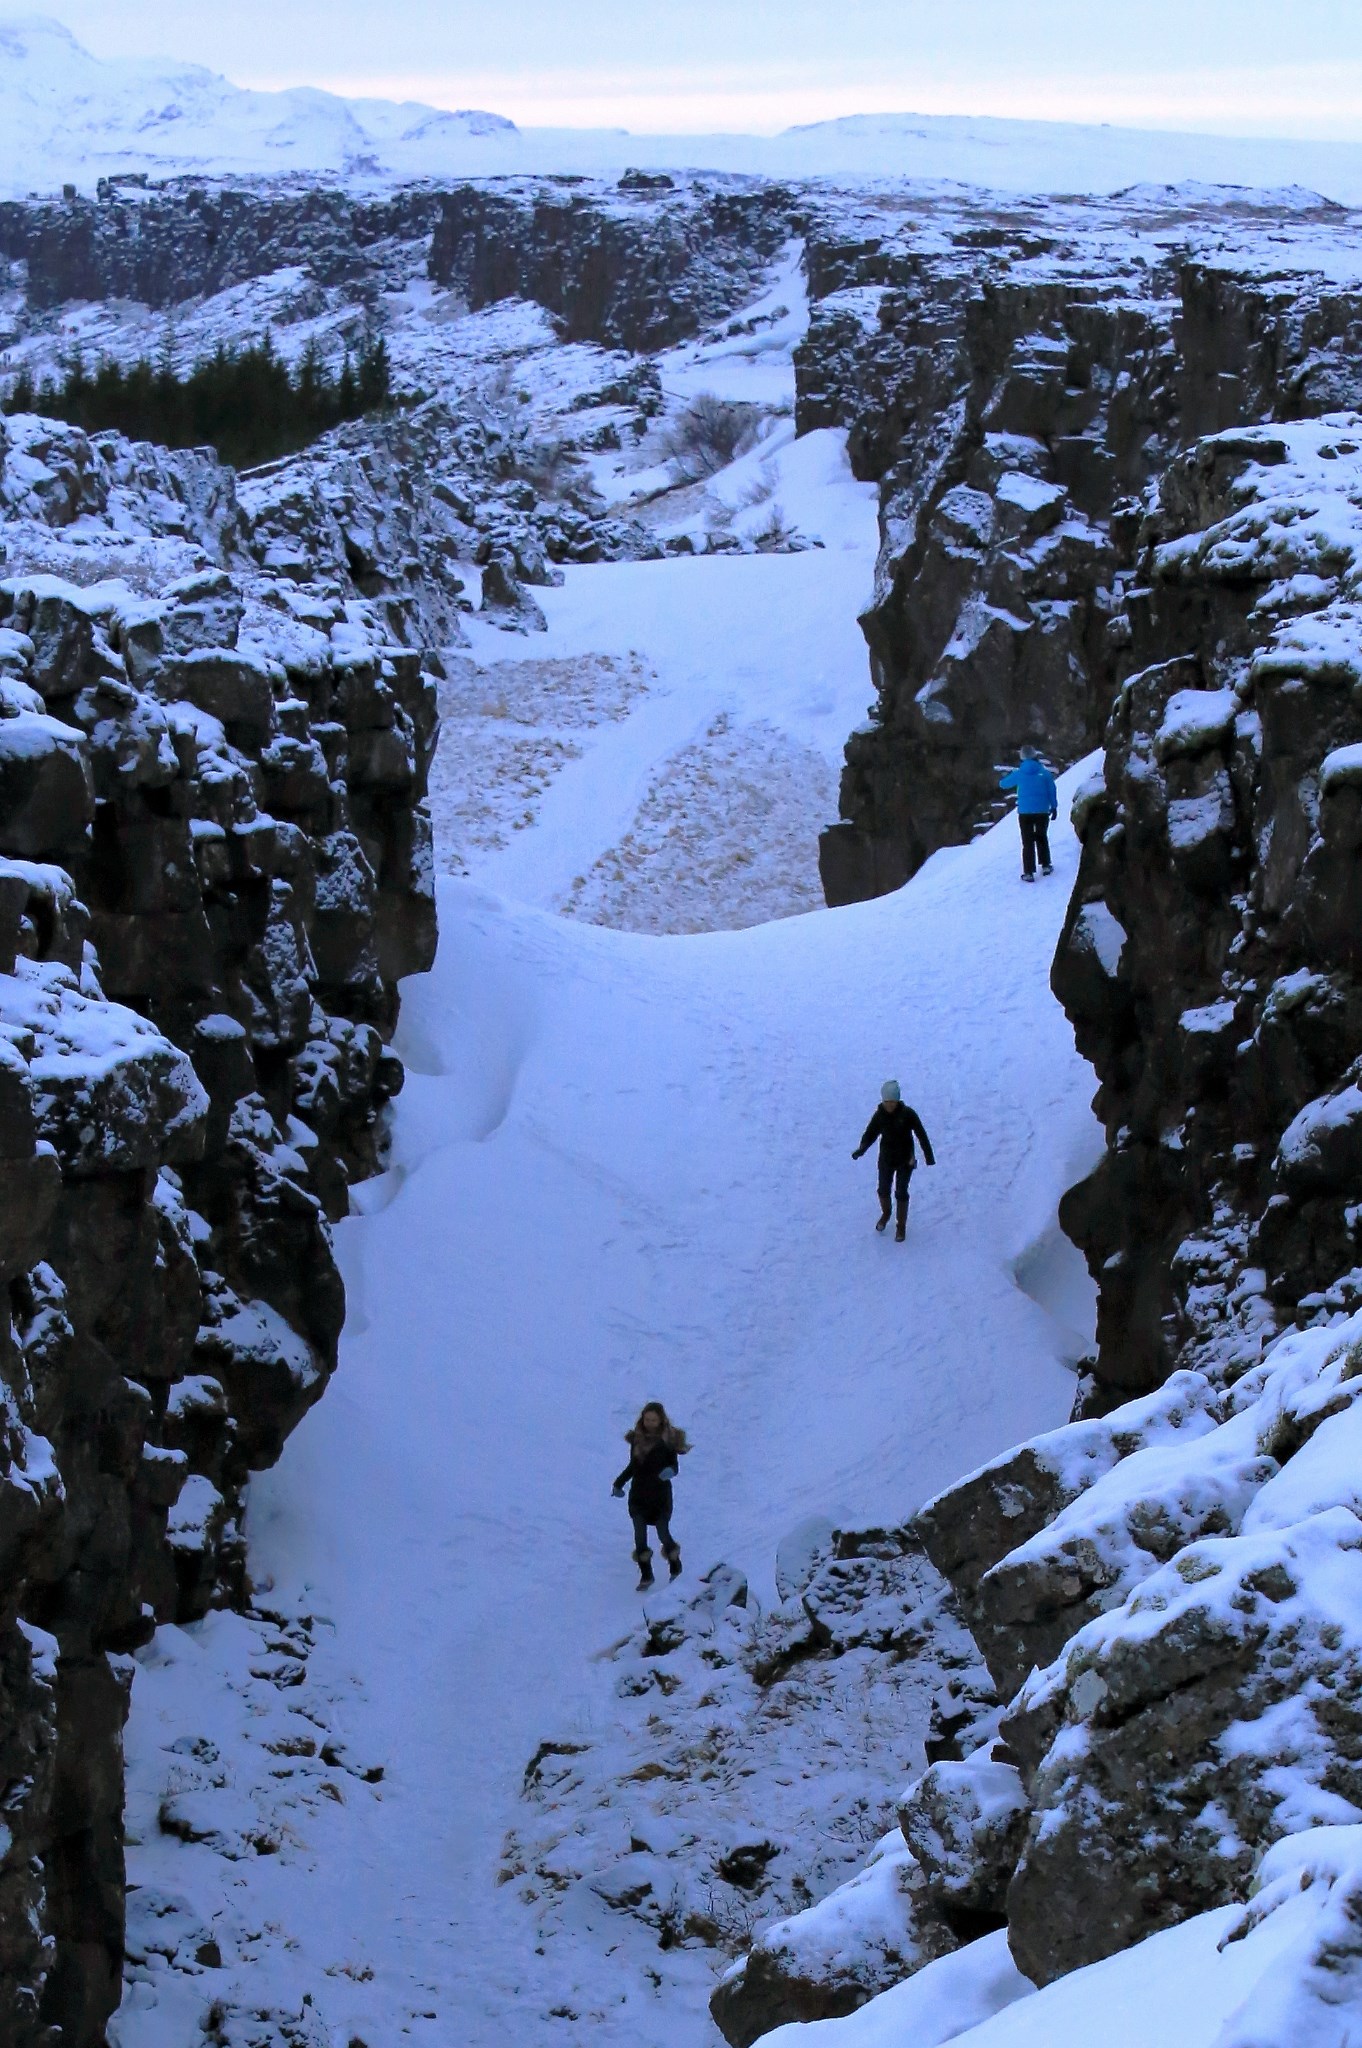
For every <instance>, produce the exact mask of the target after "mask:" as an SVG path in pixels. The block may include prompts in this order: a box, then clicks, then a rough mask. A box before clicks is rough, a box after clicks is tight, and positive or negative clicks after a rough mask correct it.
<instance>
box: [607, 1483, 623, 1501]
mask: <svg viewBox="0 0 1362 2048" xmlns="http://www.w3.org/2000/svg"><path fill="white" fill-rule="evenodd" d="M610 1498H611V1499H612V1500H623V1499H624V1488H623V1487H622V1486H612V1487H611V1489H610Z"/></svg>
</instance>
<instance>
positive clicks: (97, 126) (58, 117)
mask: <svg viewBox="0 0 1362 2048" xmlns="http://www.w3.org/2000/svg"><path fill="white" fill-rule="evenodd" d="M515 133H516V130H515V125H514V123H513V122H511V121H507V120H504V119H503V118H502V117H501V116H500V115H498V114H487V113H479V112H468V113H448V112H445V111H442V110H441V109H439V108H436V107H426V106H418V105H415V104H411V103H407V104H397V103H394V102H392V101H388V100H346V99H341V98H339V97H337V95H336V94H334V93H328V92H318V91H315V90H313V89H312V88H310V87H298V88H295V89H293V90H292V91H288V92H250V91H247V90H244V89H243V88H242V87H241V86H236V85H232V84H231V83H230V82H229V81H228V80H227V79H225V78H222V77H219V76H218V74H217V73H216V72H213V71H208V70H206V69H205V68H204V67H203V66H202V65H198V64H180V63H177V62H175V61H174V60H173V59H171V58H164V59H138V58H127V57H124V58H114V59H103V58H99V57H93V56H91V54H90V52H89V51H88V50H86V49H85V48H84V47H83V46H82V45H81V44H80V43H78V42H77V41H76V39H75V37H74V36H73V35H71V34H70V32H69V31H68V30H67V29H65V28H63V27H62V25H61V23H60V22H57V21H53V20H51V19H50V18H48V17H47V16H44V15H25V16H21V17H15V16H9V17H5V16H0V189H4V190H6V191H9V192H28V191H48V190H51V189H52V188H53V187H54V186H56V185H59V184H61V183H63V182H65V181H68V180H69V181H71V182H74V183H76V184H87V183H90V182H92V181H93V180H94V179H95V178H96V177H98V176H100V175H105V174H108V173H110V172H119V171H136V170H149V171H152V172H156V173H160V174H163V175H173V174H175V173H176V172H193V171H203V172H210V171H213V172H223V171H227V172H248V171H256V172H259V171H339V172H345V171H355V172H359V173H363V172H378V173H381V172H384V171H390V172H399V173H400V172H415V171H419V170H425V169H429V168H432V167H433V166H432V163H431V162H430V161H429V160H430V159H432V158H434V157H435V156H437V155H441V154H444V153H453V154H454V155H457V152H458V151H459V149H460V148H461V147H463V146H466V145H468V144H470V143H473V144H481V145H483V146H486V145H487V144H489V143H490V144H491V145H492V148H493V150H495V148H496V146H497V145H498V143H502V144H504V141H505V139H507V138H511V139H513V138H514V136H515Z"/></svg>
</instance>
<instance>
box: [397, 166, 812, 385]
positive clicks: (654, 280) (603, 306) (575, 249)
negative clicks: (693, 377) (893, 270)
mask: <svg viewBox="0 0 1362 2048" xmlns="http://www.w3.org/2000/svg"><path fill="white" fill-rule="evenodd" d="M794 215H795V202H794V198H793V195H792V194H790V193H789V192H787V191H785V190H784V189H783V188H782V187H780V186H773V185H767V184H764V183H761V182H759V181H757V180H751V179H736V178H735V179H725V180H704V181H701V180H698V179H697V180H693V181H692V180H687V181H686V182H685V183H684V185H683V186H682V187H680V188H679V189H677V188H673V187H672V186H671V184H670V181H668V186H667V187H666V188H663V189H662V190H660V191H659V190H657V189H655V188H651V187H640V185H639V184H638V182H637V181H633V182H630V181H629V180H628V179H627V178H626V179H625V180H623V181H622V182H621V185H620V187H619V188H618V189H617V190H615V191H613V192H609V191H605V190H603V189H602V188H601V187H600V186H599V185H597V184H595V183H594V182H593V183H590V184H588V182H587V181H586V180H585V179H581V178H545V179H538V180H529V179H499V180H496V181H482V182H478V183H469V184H465V185H459V186H456V187H455V188H453V189H452V190H450V191H448V192H445V193H443V194H442V195H441V197H440V212H439V217H438V219H437V221H436V225H435V231H434V235H433V238H432V242H431V254H430V274H431V276H432V277H433V278H434V279H435V280H436V282H437V283H439V284H442V285H452V286H454V287H455V288H456V289H457V290H458V291H459V292H460V293H461V294H462V295H463V296H464V297H465V298H466V299H467V301H468V304H469V306H470V307H471V308H473V309H474V310H477V309H478V308H479V307H482V306H486V305H490V304H492V303H493V302H494V301H496V300H498V299H511V298H520V299H532V300H534V301H535V303H536V304H537V305H540V306H543V307H545V308H546V309H547V310H548V311H549V312H550V313H552V314H553V315H554V316H555V317H556V319H557V321H558V323H559V325H560V328H561V331H562V334H563V337H564V339H565V340H567V341H594V342H599V343H600V344H601V345H602V346H603V347H606V348H620V349H628V350H629V351H631V352H632V353H636V354H644V353H647V352H649V351H651V350H654V349H660V348H668V347H670V346H671V345H672V344H673V343H674V342H678V341H684V340H686V339H687V338H688V337H689V336H691V335H692V334H696V333H698V332H699V330H700V329H701V328H702V327H704V326H705V325H706V324H707V323H709V322H710V321H712V320H715V319H717V318H719V317H720V316H721V315H723V314H726V313H730V312H732V310H733V308H734V307H735V306H737V305H740V304H741V303H742V301H743V300H744V299H745V298H750V297H751V295H752V291H753V288H754V285H755V282H756V280H757V278H758V277H759V276H760V274H761V271H762V269H763V268H764V266H765V265H766V264H767V263H769V262H770V260H771V258H772V257H773V256H774V255H775V253H776V251H777V250H778V249H779V248H780V247H781V245H782V243H784V242H785V241H787V240H788V239H789V237H790V234H791V232H792V230H793V225H794Z"/></svg>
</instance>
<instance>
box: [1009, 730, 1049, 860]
mask: <svg viewBox="0 0 1362 2048" xmlns="http://www.w3.org/2000/svg"><path fill="white" fill-rule="evenodd" d="M998 786H999V788H1000V789H1015V790H1016V792H1017V823H1018V824H1019V825H1020V827H1021V843H1022V877H1021V878H1022V880H1023V881H1024V882H1034V881H1035V879H1036V856H1037V854H1039V855H1040V871H1041V873H1042V874H1043V875H1048V874H1050V873H1051V872H1052V870H1051V867H1050V820H1051V818H1057V817H1058V816H1059V791H1058V789H1057V788H1056V787H1055V778H1054V776H1053V775H1052V774H1051V773H1050V771H1049V769H1048V768H1047V767H1046V765H1045V763H1044V762H1043V761H1042V760H1041V759H1040V757H1039V756H1038V754H1037V753H1036V750H1035V748H1034V747H1023V748H1022V750H1021V766H1020V767H1019V768H1013V769H1012V770H1011V772H1010V773H1009V774H1007V775H1004V777H1003V779H1002V781H1001V782H1000V784H999V785H998Z"/></svg>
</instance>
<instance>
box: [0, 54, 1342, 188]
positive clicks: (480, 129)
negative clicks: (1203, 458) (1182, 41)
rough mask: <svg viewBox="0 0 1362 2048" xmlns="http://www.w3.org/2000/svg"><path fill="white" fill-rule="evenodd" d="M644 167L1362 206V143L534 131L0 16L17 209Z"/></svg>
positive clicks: (868, 126)
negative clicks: (61, 200) (169, 181)
mask: <svg viewBox="0 0 1362 2048" xmlns="http://www.w3.org/2000/svg"><path fill="white" fill-rule="evenodd" d="M629 166H638V167H639V168H640V169H645V170H705V171H727V172H741V173H747V174H755V175H762V176H767V177H774V178H817V177H833V178H843V179H854V180H857V181H858V182H864V181H866V180H868V179H879V178H895V179H900V178H910V179H913V180H915V181H918V182H927V181H930V182H950V183H957V184H965V185H977V186H985V187H988V188H991V189H993V190H995V191H1014V192H1019V191H1020V192H1042V193H1063V192H1067V193H1075V194H1082V193H1109V192H1114V191H1119V190H1121V189H1123V188H1125V187H1128V186H1131V185H1139V184H1148V185H1154V186H1161V185H1168V184H1185V183H1187V182H1189V181H1191V182H1194V183H1197V184H1201V185H1206V186H1225V185H1244V186H1254V187H1257V188H1260V189H1261V188H1262V187H1269V188H1272V189H1274V190H1279V191H1281V192H1283V193H1285V192H1288V191H1289V190H1290V189H1291V188H1296V189H1297V191H1300V190H1301V189H1304V190H1305V191H1306V192H1307V193H1311V194H1313V193H1324V194H1325V195H1327V196H1328V197H1329V198H1331V199H1335V200H1339V201H1341V202H1343V203H1344V204H1346V205H1352V206H1362V145H1359V144H1356V143H1337V142H1321V143H1310V142H1293V141H1277V140H1271V139H1263V138H1254V139H1247V138H1236V137H1232V136H1213V135H1179V134H1171V133H1162V132H1154V131H1146V130H1139V129H1131V128H1110V127H1091V128H1084V127H1079V126H1076V125H1071V124H1064V123H1060V122H1052V121H1003V120H993V119H988V118H982V117H976V116H972V115H928V114H908V113H881V114H858V115H854V116H851V117H848V118H845V119H842V120H836V121H823V122H818V123H816V124H814V125H813V126H810V127H801V128H791V129H787V130H786V131H785V133H784V134H782V135H776V136H758V135H633V134H630V133H629V132H628V131H627V130H625V129H622V128H609V129H591V128H578V129H568V128H558V129H552V128H537V129H536V128H532V129H520V128H517V127H516V125H515V123H514V122H512V121H508V120H506V119H505V118H504V117H502V116H501V115H499V114H494V113H480V112H460V113H454V112H449V111H447V110H445V109H442V108H439V107H428V106H423V105H421V104H419V103H418V102H414V101H405V102H402V103H396V102H393V101H389V100H368V99H365V100H350V99H343V98H340V97H339V96H338V95H337V94H335V93H328V92H320V91H317V90H315V89H313V88H311V87H295V88H293V89H292V90H290V91H287V92H253V91H248V90H246V89H244V88H242V87H241V86H236V85H233V84H231V83H230V81H229V80H227V79H225V78H222V77H220V76H219V75H218V74H217V73H216V72H213V71H208V70H206V69H204V67H203V66H201V65H197V64H182V63H179V62H177V61H176V60H174V59H172V58H156V59H141V58H116V59H103V58H98V57H94V56H92V55H91V54H90V52H89V51H88V50H86V49H85V48H84V47H83V46H82V45H81V44H80V43H79V42H77V40H76V39H75V37H74V36H73V35H71V33H70V32H69V30H67V29H66V28H64V27H63V26H62V25H61V23H60V22H57V21H54V20H52V19H51V18H50V17H48V16H45V15H23V16H4V15H0V195H4V194H9V195H15V194H19V195H22V194H24V193H28V192H51V191H54V190H56V189H57V188H59V187H60V186H61V185H62V184H64V183H71V184H75V185H77V186H80V187H81V188H82V189H88V188H92V187H93V185H94V184H95V181H96V180H97V179H98V178H99V177H101V176H108V175H111V174H116V173H119V172H130V171H147V172H150V173H151V174H152V175H153V176H158V177H171V176H175V175H177V174H182V173H190V174H194V173H198V174H202V175H205V176H207V175H214V174H216V175H222V174H236V175H240V174H243V173H255V174H268V173H270V172H287V171H300V172H321V173H334V174H339V175H343V176H346V177H348V178H352V179H354V178H373V179H379V180H389V179H394V178H414V177H475V176H489V175H496V174H497V173H506V172H514V171H528V172H551V171H559V172H583V173H586V174H598V175H602V174H604V175H608V174H610V173H614V172H619V171H622V170H624V169H625V168H626V167H629ZM1297 203H1299V202H1297Z"/></svg>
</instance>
